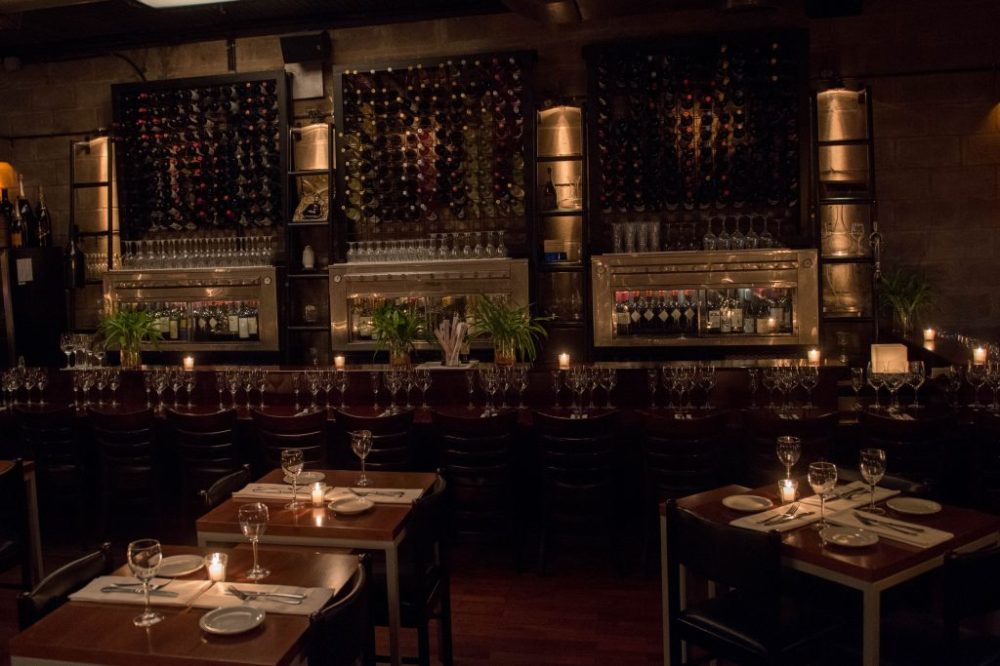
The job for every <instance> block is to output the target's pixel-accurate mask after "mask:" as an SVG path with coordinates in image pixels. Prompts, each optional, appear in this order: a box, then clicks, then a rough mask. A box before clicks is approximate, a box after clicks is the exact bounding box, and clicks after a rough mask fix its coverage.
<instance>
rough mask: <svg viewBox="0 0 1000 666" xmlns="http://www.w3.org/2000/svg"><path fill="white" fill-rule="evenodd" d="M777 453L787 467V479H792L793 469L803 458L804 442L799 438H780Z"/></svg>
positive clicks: (783, 436) (784, 436) (786, 436)
mask: <svg viewBox="0 0 1000 666" xmlns="http://www.w3.org/2000/svg"><path fill="white" fill-rule="evenodd" d="M775 452H776V453H777V454H778V460H779V461H780V462H781V464H782V465H784V466H785V478H786V479H790V478H792V468H793V467H795V463H797V462H798V461H799V458H800V457H801V456H802V441H801V440H800V439H799V438H798V437H792V436H791V435H782V436H781V437H779V438H778V446H777V448H776V449H775Z"/></svg>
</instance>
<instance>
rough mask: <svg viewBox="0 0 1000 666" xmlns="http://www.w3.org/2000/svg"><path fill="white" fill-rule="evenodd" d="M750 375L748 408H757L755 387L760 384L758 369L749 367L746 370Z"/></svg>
mask: <svg viewBox="0 0 1000 666" xmlns="http://www.w3.org/2000/svg"><path fill="white" fill-rule="evenodd" d="M747 374H748V375H749V376H750V409H757V387H758V386H759V385H760V370H758V369H757V368H750V369H748V370H747Z"/></svg>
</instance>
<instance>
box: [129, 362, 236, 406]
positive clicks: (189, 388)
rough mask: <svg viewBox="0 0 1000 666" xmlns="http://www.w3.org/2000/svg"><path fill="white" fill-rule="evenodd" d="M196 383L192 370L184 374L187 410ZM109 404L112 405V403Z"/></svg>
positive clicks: (195, 376)
mask: <svg viewBox="0 0 1000 666" xmlns="http://www.w3.org/2000/svg"><path fill="white" fill-rule="evenodd" d="M197 381H198V376H197V375H196V374H195V372H194V370H189V371H188V372H185V373H184V391H185V393H187V399H188V401H187V406H188V407H189V408H190V407H191V396H192V394H194V387H195V386H196V384H197ZM114 390H115V387H114V386H112V387H111V391H112V393H113V392H114ZM220 402H221V400H220ZM111 404H114V403H113V402H112V403H111Z"/></svg>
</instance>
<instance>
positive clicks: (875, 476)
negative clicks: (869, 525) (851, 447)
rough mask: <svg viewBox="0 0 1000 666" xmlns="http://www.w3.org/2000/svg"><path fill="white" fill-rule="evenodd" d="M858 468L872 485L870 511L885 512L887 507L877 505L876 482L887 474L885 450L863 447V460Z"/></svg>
mask: <svg viewBox="0 0 1000 666" xmlns="http://www.w3.org/2000/svg"><path fill="white" fill-rule="evenodd" d="M858 468H859V470H860V471H861V477H862V478H863V479H864V480H865V481H867V482H868V485H869V486H870V487H871V501H870V502H869V504H868V509H867V510H868V513H876V514H883V513H885V509H881V508H878V507H876V506H875V484H877V483H878V482H879V481H881V480H882V477H883V476H885V451H884V450H883V449H861V462H860V465H859V467H858Z"/></svg>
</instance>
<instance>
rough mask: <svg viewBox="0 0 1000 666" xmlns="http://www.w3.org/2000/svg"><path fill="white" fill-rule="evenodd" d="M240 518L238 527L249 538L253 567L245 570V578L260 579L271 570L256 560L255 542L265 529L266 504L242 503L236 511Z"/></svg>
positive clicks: (266, 517)
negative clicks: (251, 547)
mask: <svg viewBox="0 0 1000 666" xmlns="http://www.w3.org/2000/svg"><path fill="white" fill-rule="evenodd" d="M237 515H238V516H239V520H240V529H241V530H243V536H245V537H247V538H248V539H250V544H251V545H252V546H253V568H252V569H250V571H248V572H247V575H246V577H247V580H261V579H262V578H264V577H266V576H268V575H269V574H270V573H271V572H270V571H268V570H267V569H265V568H264V567H262V566H260V562H258V560H257V542H258V541H260V538H261V537H262V536H263V535H264V530H266V529H267V519H268V517H269V516H268V513H267V505H266V504H264V503H262V502H254V503H252V504H244V505H242V506H241V507H240V508H239V511H238V513H237Z"/></svg>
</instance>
